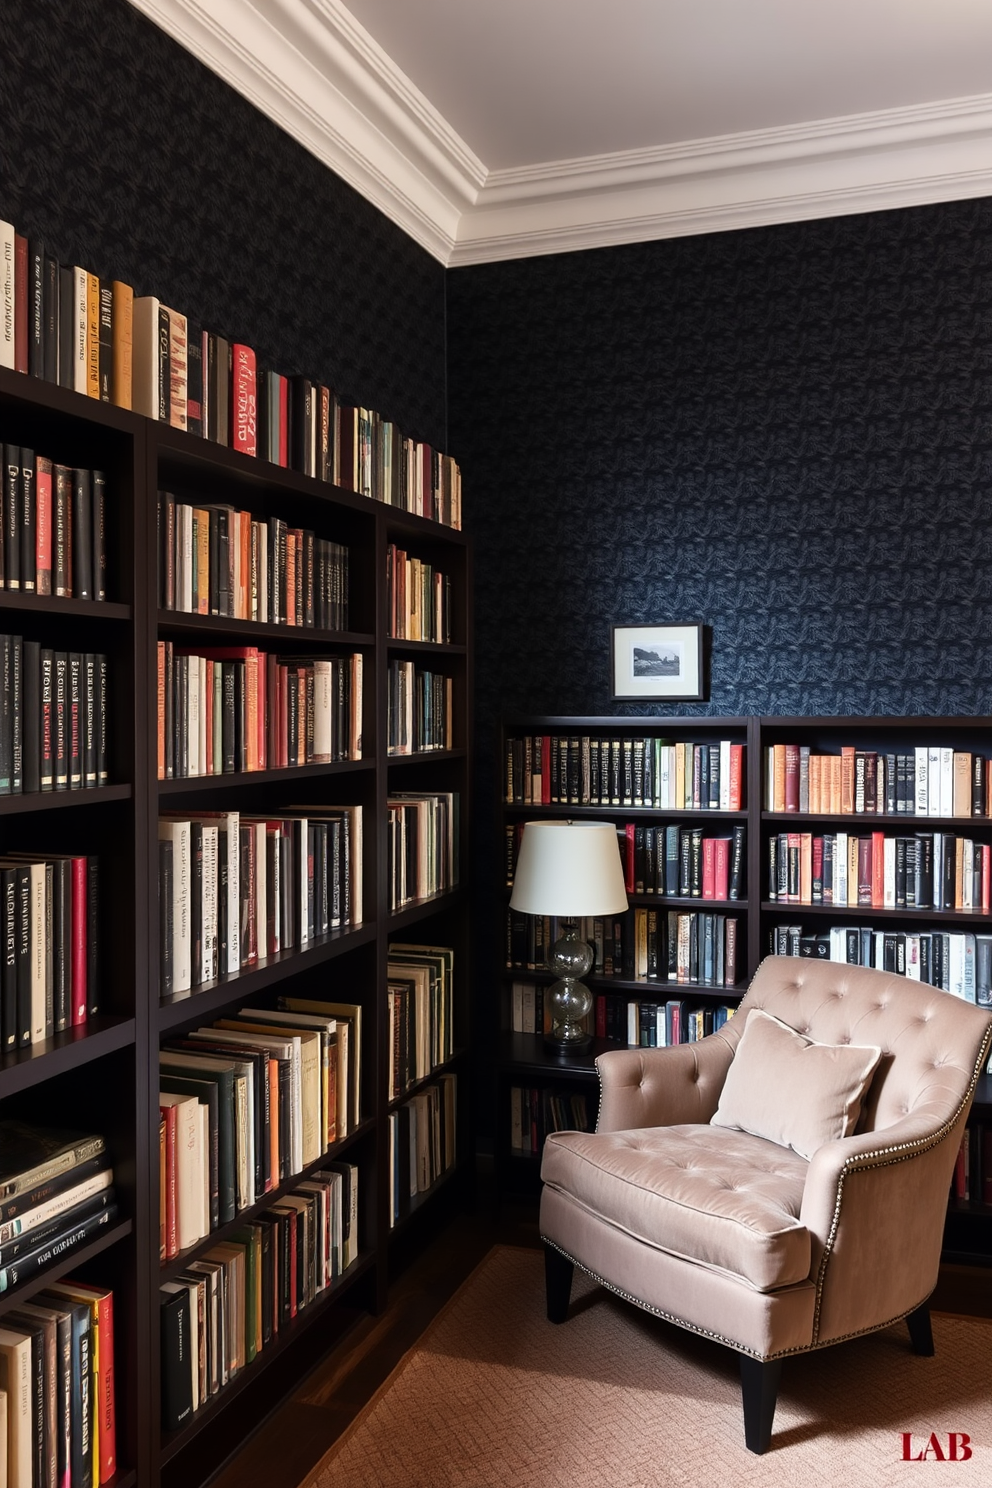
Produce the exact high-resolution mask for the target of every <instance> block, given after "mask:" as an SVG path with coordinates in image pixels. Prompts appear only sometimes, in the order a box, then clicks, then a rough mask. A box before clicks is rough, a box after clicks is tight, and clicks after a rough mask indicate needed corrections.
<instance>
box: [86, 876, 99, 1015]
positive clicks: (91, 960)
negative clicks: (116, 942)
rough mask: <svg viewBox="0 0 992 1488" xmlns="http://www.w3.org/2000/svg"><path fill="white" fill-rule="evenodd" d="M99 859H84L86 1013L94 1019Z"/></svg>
mask: <svg viewBox="0 0 992 1488" xmlns="http://www.w3.org/2000/svg"><path fill="white" fill-rule="evenodd" d="M100 972H101V956H100V859H99V857H97V856H96V854H95V853H90V855H89V856H88V857H87V859H86V1013H87V1016H88V1017H90V1018H95V1017H96V1015H97V1013H98V1012H99V1011H100Z"/></svg>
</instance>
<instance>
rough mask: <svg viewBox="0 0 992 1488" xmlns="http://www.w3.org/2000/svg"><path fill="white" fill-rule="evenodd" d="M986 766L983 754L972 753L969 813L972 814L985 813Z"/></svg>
mask: <svg viewBox="0 0 992 1488" xmlns="http://www.w3.org/2000/svg"><path fill="white" fill-rule="evenodd" d="M987 768H988V760H986V759H985V757H984V755H981V754H973V755H972V757H971V814H972V816H984V815H985V789H986V787H985V775H986V770H987Z"/></svg>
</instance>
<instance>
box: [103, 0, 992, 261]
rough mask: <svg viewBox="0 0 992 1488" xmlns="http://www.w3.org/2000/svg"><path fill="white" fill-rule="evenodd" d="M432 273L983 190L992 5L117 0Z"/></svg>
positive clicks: (749, 0)
mask: <svg viewBox="0 0 992 1488" xmlns="http://www.w3.org/2000/svg"><path fill="white" fill-rule="evenodd" d="M132 3H133V4H135V5H136V6H137V8H138V9H140V10H142V11H144V12H145V14H147V15H149V16H150V17H151V18H152V19H153V20H155V21H157V22H158V24H159V25H161V26H162V27H163V28H164V29H165V30H167V31H168V32H169V33H170V34H171V35H173V36H174V37H175V38H176V39H177V40H178V41H180V42H181V43H182V44H183V45H184V46H186V47H187V48H188V49H189V50H190V51H192V52H193V53H194V54H195V55H197V56H199V57H200V58H201V60H202V61H204V62H206V63H207V65H208V66H210V67H212V68H213V69H214V70H215V71H216V72H218V73H219V74H220V75H221V76H223V77H225V78H226V79H227V80H228V81H229V82H230V83H232V84H233V86H235V87H236V88H238V89H239V90H240V91H241V92H242V93H244V94H245V95H246V96H247V97H249V98H250V99H251V100H252V101H253V102H254V103H256V104H257V105H258V106H259V107H260V108H262V109H263V111H264V112H266V113H268V114H269V115H270V117H272V118H273V119H275V120H276V121H277V122H278V123H279V124H281V125H282V126H283V127H284V128H286V129H287V130H288V131H289V132H290V133H291V134H292V135H294V136H295V138H297V139H298V140H300V142H301V143H303V144H304V145H306V147H307V148H308V149H310V150H311V151H312V152H313V153H314V154H315V155H317V156H318V157H319V158H320V159H322V160H324V161H325V163H326V164H327V165H329V166H330V167H331V168H332V169H334V170H335V171H337V172H338V173H339V174H340V175H342V176H344V177H345V179H346V180H348V181H350V182H351V184H352V185H354V186H356V187H357V189H358V190H360V191H362V192H363V194H364V195H366V196H367V197H369V199H370V200H372V201H373V202H374V203H375V204H376V205H377V206H379V207H380V208H381V209H382V210H383V211H384V212H386V213H387V215H389V216H390V217H392V218H393V220H394V221H396V222H397V223H399V225H400V226H402V227H403V228H404V229H405V230H406V231H407V232H409V233H410V234H411V235H412V236H413V237H414V238H416V239H417V241H419V242H421V243H422V244H423V245H424V246H425V247H426V248H428V249H429V251H431V252H432V253H434V254H435V256H436V257H438V258H439V259H440V260H441V261H442V262H444V263H472V262H482V261H487V260H492V259H499V258H509V257H520V256H523V255H526V254H533V253H548V252H557V251H561V250H562V249H574V248H582V247H589V246H598V245H602V244H608V243H618V242H631V241H638V240H644V239H649V238H657V237H670V236H676V235H679V234H685V233H693V232H704V231H710V230H713V229H720V228H731V227H741V226H748V225H754V224H757V223H762V222H776V221H790V220H796V219H799V218H805V217H816V216H830V215H837V214H841V213H846V212H856V211H866V210H872V209H876V208H880V207H890V206H901V205H908V204H912V203H915V202H922V201H940V200H951V199H955V198H962V197H969V196H982V195H986V194H992V92H990V91H989V89H990V83H992V3H990V0H829V3H826V0H611V3H609V4H606V3H604V0H349V3H348V5H347V6H346V5H345V4H343V3H342V0H132Z"/></svg>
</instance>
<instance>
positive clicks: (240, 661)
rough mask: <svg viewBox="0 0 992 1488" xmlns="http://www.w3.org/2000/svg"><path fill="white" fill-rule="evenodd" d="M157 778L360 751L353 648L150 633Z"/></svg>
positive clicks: (358, 656)
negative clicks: (291, 647) (192, 646)
mask: <svg viewBox="0 0 992 1488" xmlns="http://www.w3.org/2000/svg"><path fill="white" fill-rule="evenodd" d="M157 661H158V677H157V692H158V751H157V753H158V758H157V769H158V778H159V779H160V780H174V779H176V780H177V779H183V778H188V777H194V776H201V775H227V774H234V773H236V772H240V771H256V770H266V769H270V770H278V769H288V768H290V767H294V766H297V765H313V764H336V763H340V762H342V761H344V760H352V759H360V758H361V757H362V689H363V682H362V677H363V657H362V653H361V652H360V651H356V652H353V653H352V654H351V655H350V656H322V657H307V656H303V657H293V656H277V655H275V654H274V653H272V652H265V651H260V650H259V649H258V647H256V646H215V647H211V648H209V649H206V648H204V649H202V650H195V651H194V650H185V649H180V648H178V647H176V646H175V645H174V643H173V642H172V641H159V642H158V650H157Z"/></svg>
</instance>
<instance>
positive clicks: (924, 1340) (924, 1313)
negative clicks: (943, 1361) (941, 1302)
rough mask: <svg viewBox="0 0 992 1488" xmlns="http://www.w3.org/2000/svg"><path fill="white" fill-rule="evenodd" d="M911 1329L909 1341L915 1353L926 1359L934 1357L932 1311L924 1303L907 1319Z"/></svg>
mask: <svg viewBox="0 0 992 1488" xmlns="http://www.w3.org/2000/svg"><path fill="white" fill-rule="evenodd" d="M906 1326H907V1328H908V1329H909V1341H910V1343H911V1344H912V1345H913V1353H914V1354H920V1355H921V1357H923V1358H924V1359H930V1358H932V1357H933V1352H934V1348H933V1329H932V1328H931V1326H930V1309H929V1307H928V1306H927V1305H926V1303H925V1302H924V1304H923V1306H922V1307H918V1308H917V1309H916V1311H915V1312H911V1313H910V1314H909V1316H908V1317H907V1319H906Z"/></svg>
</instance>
